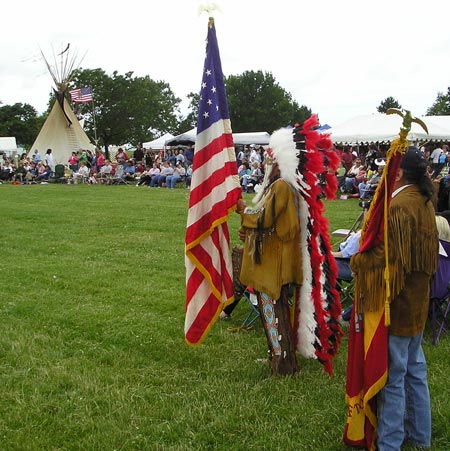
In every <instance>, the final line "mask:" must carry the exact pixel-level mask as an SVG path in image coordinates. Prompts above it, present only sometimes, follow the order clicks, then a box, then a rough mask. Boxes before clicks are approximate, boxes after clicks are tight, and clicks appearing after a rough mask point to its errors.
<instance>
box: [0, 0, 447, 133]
mask: <svg viewBox="0 0 450 451" xmlns="http://www.w3.org/2000/svg"><path fill="white" fill-rule="evenodd" d="M206 3H207V2H205V1H201V0H150V1H147V2H143V1H142V0H126V1H121V2H102V1H101V2H97V1H95V0H91V1H86V0H78V1H77V2H72V3H64V2H61V1H56V0H41V1H39V2H24V1H20V0H16V1H11V2H8V6H7V7H4V8H3V9H4V10H5V12H6V13H7V14H6V15H5V17H4V20H2V31H1V39H0V101H1V102H3V104H7V105H12V104H14V103H16V102H22V103H29V104H31V105H33V106H34V107H35V108H36V109H37V110H38V112H39V113H42V112H43V111H44V110H45V109H46V105H47V101H48V95H49V92H50V90H51V88H52V79H51V77H50V75H49V73H48V71H47V69H46V68H45V65H44V62H43V61H42V59H40V52H39V49H40V48H41V49H42V50H43V52H44V53H45V54H46V56H47V57H49V58H52V56H53V53H52V52H53V51H52V48H53V49H54V51H55V53H59V51H61V50H62V49H64V48H65V47H66V45H67V43H70V44H71V49H72V50H76V52H77V53H78V56H79V58H81V57H82V56H83V55H84V54H85V53H86V52H87V53H86V56H85V57H84V60H83V61H82V63H81V68H83V69H96V68H101V69H103V70H104V71H105V72H106V73H108V74H112V72H113V71H115V70H117V71H118V72H119V73H120V74H124V73H125V72H128V71H133V72H134V76H145V75H149V76H150V77H151V78H152V79H153V80H163V81H165V82H167V83H168V84H169V85H170V87H171V89H172V90H173V92H174V93H175V95H176V96H178V97H180V98H181V99H183V101H184V103H183V108H184V112H187V111H186V109H185V108H186V106H187V100H186V96H187V94H188V93H189V92H197V91H199V89H200V82H201V75H202V74H201V72H202V69H203V60H204V55H205V38H206V32H207V21H208V16H207V14H206V13H203V14H202V15H200V16H199V15H198V7H199V5H204V4H206ZM215 3H216V4H218V5H219V6H220V11H215V12H214V14H213V15H214V17H215V23H216V31H217V39H218V42H219V49H220V54H221V59H222V69H223V72H224V74H225V76H228V75H239V74H242V73H243V72H244V71H246V70H254V71H257V70H262V71H270V72H272V74H273V75H274V77H275V79H276V80H277V82H278V83H279V84H280V85H281V86H282V87H283V88H284V89H285V90H286V91H288V92H290V93H291V94H292V97H293V98H294V99H295V100H296V101H297V102H298V103H299V104H300V105H306V106H307V107H309V108H311V110H312V111H313V112H314V113H317V114H318V115H319V119H320V121H321V123H322V124H325V123H328V124H330V125H332V126H333V125H337V124H339V123H341V122H343V121H345V120H347V119H350V118H352V117H354V116H357V115H362V114H372V113H375V112H376V108H377V106H379V104H380V103H381V101H383V100H384V99H385V98H387V97H389V96H392V97H394V98H395V99H396V100H398V101H399V102H400V104H401V105H402V106H403V108H406V109H410V110H411V111H412V112H413V114H415V115H423V114H425V112H426V110H427V108H429V107H430V106H431V105H432V104H433V103H434V101H435V100H436V96H437V94H438V93H439V92H443V93H446V92H447V88H448V87H449V86H450V31H449V30H450V28H449V26H448V17H449V13H450V2H449V1H448V0H427V1H426V2H424V1H418V0H377V1H371V2H369V1H365V0H340V1H339V0H335V1H332V0H322V1H308V2H306V1H302V0H285V1H283V0H278V1H267V0H258V1H257V0H217V2H215ZM283 125H285V124H280V126H283ZM249 131H250V130H249ZM268 131H269V132H271V131H272V130H268Z"/></svg>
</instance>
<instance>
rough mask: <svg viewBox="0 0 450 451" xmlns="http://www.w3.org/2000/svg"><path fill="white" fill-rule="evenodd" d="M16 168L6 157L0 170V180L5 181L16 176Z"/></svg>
mask: <svg viewBox="0 0 450 451" xmlns="http://www.w3.org/2000/svg"><path fill="white" fill-rule="evenodd" d="M3 156H5V154H3ZM14 170H15V168H14V167H13V165H12V164H11V162H10V161H9V160H8V159H4V160H3V164H2V169H1V172H0V180H3V181H5V182H9V181H11V180H12V179H13V176H14Z"/></svg>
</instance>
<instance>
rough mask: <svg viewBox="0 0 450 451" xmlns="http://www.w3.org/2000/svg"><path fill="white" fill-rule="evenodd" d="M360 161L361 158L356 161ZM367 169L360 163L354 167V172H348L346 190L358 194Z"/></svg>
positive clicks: (345, 183)
mask: <svg viewBox="0 0 450 451" xmlns="http://www.w3.org/2000/svg"><path fill="white" fill-rule="evenodd" d="M358 160H359V161H360V159H359V158H357V159H356V160H355V162H357V161H358ZM366 175H367V171H366V167H365V166H364V165H362V164H358V166H357V167H353V169H352V172H350V173H349V174H347V176H346V177H345V182H344V190H345V192H347V193H349V194H358V195H359V191H358V186H359V184H360V183H362V182H364V180H365V179H366Z"/></svg>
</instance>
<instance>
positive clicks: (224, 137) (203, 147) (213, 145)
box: [195, 133, 234, 168]
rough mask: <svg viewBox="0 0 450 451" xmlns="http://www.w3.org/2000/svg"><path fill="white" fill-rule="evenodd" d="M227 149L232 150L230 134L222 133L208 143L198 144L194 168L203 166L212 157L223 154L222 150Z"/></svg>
mask: <svg viewBox="0 0 450 451" xmlns="http://www.w3.org/2000/svg"><path fill="white" fill-rule="evenodd" d="M229 147H232V148H234V143H233V135H232V134H231V133H222V134H221V135H220V136H218V137H217V138H214V139H213V140H212V141H211V142H210V143H202V142H199V150H197V152H196V154H195V163H196V167H197V168H199V167H200V166H203V165H204V164H205V163H206V162H208V161H209V160H211V158H212V157H213V156H214V155H216V154H219V153H221V152H223V149H226V148H229Z"/></svg>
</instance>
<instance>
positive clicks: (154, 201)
mask: <svg viewBox="0 0 450 451" xmlns="http://www.w3.org/2000/svg"><path fill="white" fill-rule="evenodd" d="M187 202H188V191H187V190H186V189H176V190H165V189H153V190H150V189H147V188H144V187H141V188H135V187H134V186H89V185H70V186H68V185H33V186H12V185H6V184H5V185H2V186H0V211H1V212H2V213H1V221H0V224H1V237H0V242H1V249H2V251H1V256H0V283H1V294H0V324H1V335H0V399H1V402H0V450H1V451H12V450H14V451H63V450H64V451H66V450H67V451H69V450H70V451H100V450H101V451H113V450H117V451H119V450H120V451H138V450H180V451H181V450H296V451H303V450H305V451H307V450H312V451H315V450H318V451H319V450H320V451H344V450H346V449H348V448H346V447H345V446H344V445H343V444H342V442H341V437H342V432H343V427H344V423H345V418H346V408H345V403H344V392H345V370H346V338H344V342H343V344H342V346H341V348H340V351H339V354H338V356H337V357H336V359H335V361H334V367H335V374H334V376H333V377H332V378H329V377H328V376H327V375H326V374H325V372H324V371H323V369H322V367H321V365H320V364H319V363H317V362H316V361H305V360H303V359H301V360H300V365H301V373H300V374H299V375H298V377H295V378H274V377H271V376H270V374H269V369H268V364H267V362H266V361H265V358H266V357H267V347H266V339H265V336H264V333H263V330H262V327H261V326H260V325H258V324H257V325H255V327H254V328H253V329H252V330H249V331H237V330H236V328H237V327H238V326H239V325H240V324H241V323H242V320H243V318H244V317H245V315H246V313H247V306H246V305H245V303H244V302H241V303H240V304H239V306H238V308H237V309H236V310H235V313H234V314H233V317H232V319H231V320H228V321H219V322H217V323H216V324H215V326H214V327H213V328H212V330H211V333H210V334H209V336H208V337H207V339H206V340H205V342H204V344H203V345H201V346H199V347H195V348H191V347H188V346H187V345H186V344H185V342H184V334H183V325H184V300H185V291H184V289H185V274H184V234H185V226H186V213H187ZM326 206H327V216H328V217H329V219H330V222H331V227H330V228H331V229H336V228H349V227H350V226H351V225H352V224H353V222H354V220H355V218H356V217H357V215H358V214H359V212H360V209H359V207H358V205H357V202H356V201H354V200H348V201H335V202H327V204H326ZM237 228H238V216H237V215H233V217H232V218H231V220H230V232H231V236H232V240H233V242H234V243H237V242H238V241H237ZM426 338H427V339H426V342H425V344H424V349H425V353H426V356H427V359H428V366H429V382H430V389H431V396H432V411H433V447H432V450H433V451H448V450H450V427H449V426H450V384H449V376H448V375H449V373H450V336H449V335H447V336H444V337H443V338H442V340H441V342H440V343H439V345H438V346H432V345H431V343H430V338H429V331H427V335H426ZM406 449H408V448H406Z"/></svg>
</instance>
